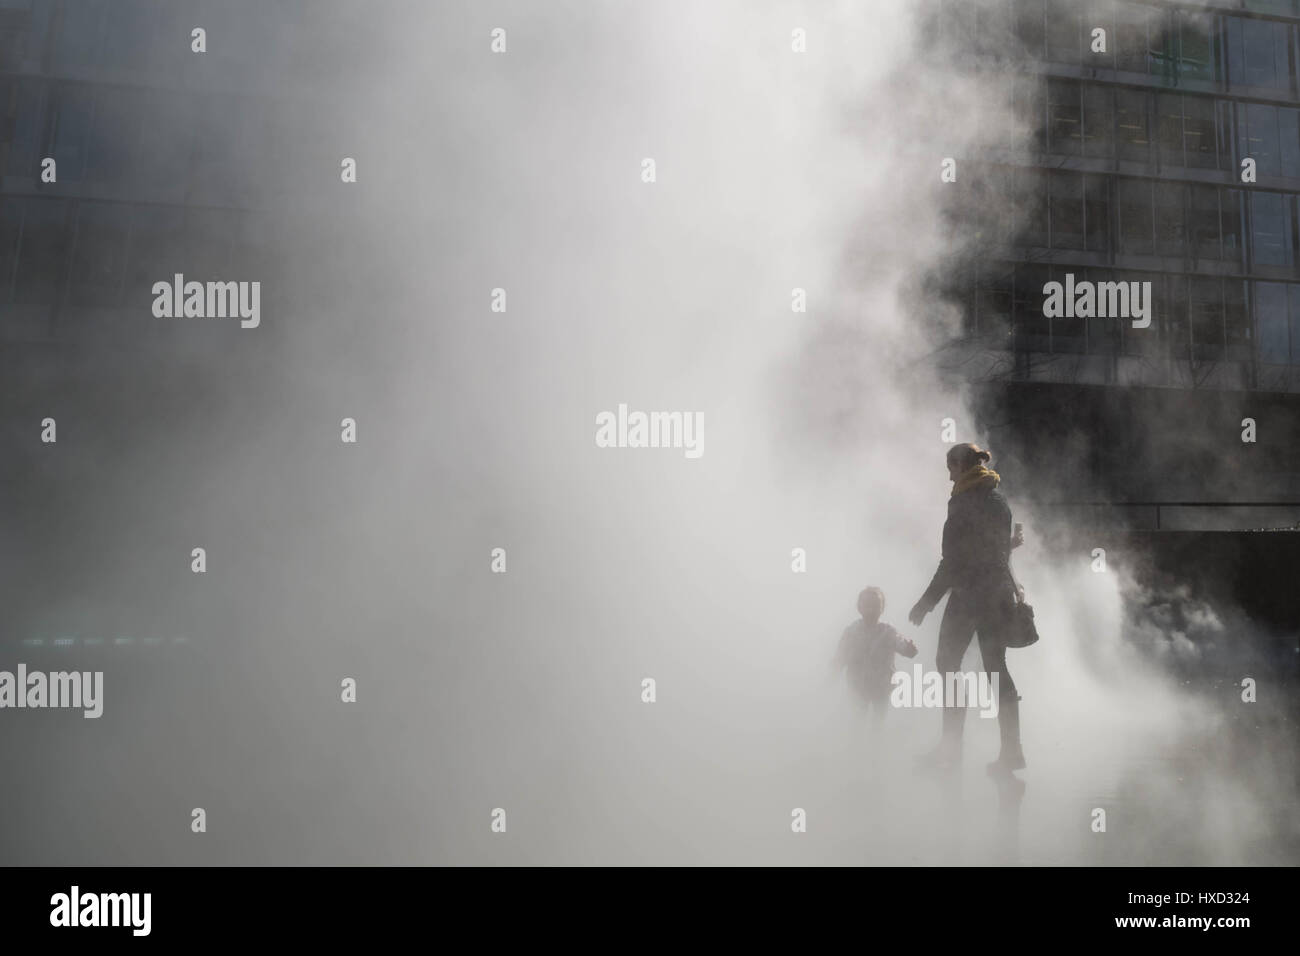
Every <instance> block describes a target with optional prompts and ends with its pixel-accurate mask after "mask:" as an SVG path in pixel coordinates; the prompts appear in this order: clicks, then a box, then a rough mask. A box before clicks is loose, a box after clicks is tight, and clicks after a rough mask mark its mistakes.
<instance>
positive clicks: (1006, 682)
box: [908, 444, 1025, 774]
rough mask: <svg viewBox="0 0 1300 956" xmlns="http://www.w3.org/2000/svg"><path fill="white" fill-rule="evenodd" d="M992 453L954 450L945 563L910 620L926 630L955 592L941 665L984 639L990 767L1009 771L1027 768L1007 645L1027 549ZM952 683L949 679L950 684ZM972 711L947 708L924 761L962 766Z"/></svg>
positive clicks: (942, 636) (946, 615)
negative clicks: (989, 682)
mask: <svg viewBox="0 0 1300 956" xmlns="http://www.w3.org/2000/svg"><path fill="white" fill-rule="evenodd" d="M989 457H990V456H989V453H988V452H987V451H984V450H983V449H982V448H979V447H978V446H976V445H969V444H968V445H955V446H953V447H952V448H951V449H949V451H948V477H949V478H951V479H952V482H953V486H952V497H950V498H949V499H948V520H947V521H946V522H944V526H943V558H942V560H940V562H939V569H938V570H937V571H935V573H934V579H933V580H931V581H930V586H929V587H928V588H926V589H925V593H924V594H923V595H921V599H920V600H919V601H917V602H916V605H915V606H914V607H913V608H912V611H911V613H910V614H908V620H910V621H911V622H912V623H913V624H916V625H919V624H920V623H921V621H922V620H924V618H925V616H926V615H927V614H928V613H930V612H931V611H933V610H934V608H935V605H937V604H938V603H939V601H940V600H942V598H943V596H944V594H945V593H946V592H947V591H949V590H950V589H951V591H952V594H951V595H950V596H949V598H948V606H947V607H946V608H944V612H943V621H942V622H941V623H940V625H939V652H938V660H937V661H936V664H937V666H938V669H939V672H940V673H941V674H944V675H945V676H946V675H947V674H950V673H954V672H956V671H958V670H959V669H960V668H961V660H962V657H963V655H965V653H966V648H967V647H969V646H970V640H971V637H972V636H974V635H975V634H976V633H977V632H978V634H979V646H980V659H981V661H982V662H983V666H984V671H985V672H986V673H989V674H994V673H996V674H997V675H998V729H999V731H1000V732H1001V737H1002V751H1001V753H1000V754H999V756H998V759H997V760H995V761H994V762H993V763H991V764H989V772H990V773H994V774H1009V773H1011V772H1012V771H1014V770H1019V769H1021V768H1022V767H1024V766H1025V756H1024V753H1023V751H1022V750H1021V748H1020V698H1019V696H1017V694H1016V685H1015V683H1014V682H1013V681H1012V680H1011V675H1010V674H1009V673H1008V672H1007V657H1006V653H1007V652H1006V646H1005V644H1004V643H1003V640H1002V633H1003V628H1004V626H1005V622H1006V619H1007V613H1008V611H1009V610H1010V608H1011V605H1012V604H1013V603H1014V601H1015V594H1016V590H1015V589H1016V585H1015V583H1014V581H1013V579H1012V577H1011V565H1010V560H1011V549H1012V548H1013V547H1015V546H1017V545H1019V544H1020V537H1019V534H1018V533H1017V536H1016V538H1015V539H1014V540H1013V539H1012V537H1011V509H1009V508H1008V507H1007V502H1006V499H1005V498H1003V497H1002V493H1001V492H1000V491H998V483H999V482H1000V481H1001V479H1000V478H999V477H998V474H997V472H995V471H992V470H990V469H989V468H986V467H985V462H987V461H988V460H989ZM945 683H946V680H945ZM965 723H966V708H965V707H953V706H948V707H945V708H944V711H943V737H942V739H941V740H940V742H939V746H938V747H936V748H935V749H934V750H933V751H931V752H930V753H928V754H926V755H925V756H924V757H923V758H922V763H923V764H926V765H930V766H944V767H948V766H954V765H956V764H958V763H959V762H960V760H961V743H962V729H963V727H964V726H965Z"/></svg>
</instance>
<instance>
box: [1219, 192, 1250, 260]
mask: <svg viewBox="0 0 1300 956" xmlns="http://www.w3.org/2000/svg"><path fill="white" fill-rule="evenodd" d="M1241 200H1242V194H1241V190H1240V189H1225V190H1223V191H1222V192H1221V193H1220V194H1219V224H1220V227H1221V230H1222V235H1223V258H1224V259H1226V260H1228V261H1231V262H1235V263H1237V264H1238V265H1241V263H1242V258H1243V252H1244V251H1245V242H1244V241H1243V240H1242V232H1243V227H1242V206H1243V203H1242V201H1241Z"/></svg>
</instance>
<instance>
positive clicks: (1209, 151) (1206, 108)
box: [1183, 96, 1219, 169]
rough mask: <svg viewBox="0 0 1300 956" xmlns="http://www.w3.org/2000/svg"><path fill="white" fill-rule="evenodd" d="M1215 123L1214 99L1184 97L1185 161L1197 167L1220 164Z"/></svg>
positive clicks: (1212, 167) (1214, 167)
mask: <svg viewBox="0 0 1300 956" xmlns="http://www.w3.org/2000/svg"><path fill="white" fill-rule="evenodd" d="M1216 139H1217V137H1216V135H1215V124H1214V100H1212V99H1209V98H1207V97H1203V96H1184V97H1183V162H1185V163H1186V164H1187V165H1188V166H1191V167H1193V168H1196V169H1216V168H1218V165H1219V158H1218V149H1217V144H1216Z"/></svg>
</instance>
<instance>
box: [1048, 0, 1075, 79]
mask: <svg viewBox="0 0 1300 956" xmlns="http://www.w3.org/2000/svg"><path fill="white" fill-rule="evenodd" d="M1045 13H1046V16H1045V19H1044V23H1045V25H1046V31H1045V38H1046V40H1047V59H1048V60H1050V61H1051V62H1053V63H1066V64H1070V65H1076V66H1077V65H1078V63H1079V6H1078V3H1077V2H1076V0H1047V3H1046V8H1045Z"/></svg>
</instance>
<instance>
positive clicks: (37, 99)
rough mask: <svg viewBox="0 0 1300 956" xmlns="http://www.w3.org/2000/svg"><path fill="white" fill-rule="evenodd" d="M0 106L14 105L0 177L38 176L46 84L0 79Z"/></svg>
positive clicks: (0, 138)
mask: <svg viewBox="0 0 1300 956" xmlns="http://www.w3.org/2000/svg"><path fill="white" fill-rule="evenodd" d="M0 103H13V112H12V114H11V115H12V116H13V123H12V125H11V126H10V127H9V130H10V131H11V133H10V139H9V157H8V160H7V165H6V167H4V168H0V175H8V176H24V177H26V176H30V177H33V178H35V177H36V176H37V175H38V174H39V168H38V166H37V151H38V150H43V148H44V144H43V143H42V142H41V126H40V124H41V114H42V112H43V111H44V104H45V84H44V83H42V82H41V81H39V80H30V79H15V80H0ZM3 122H4V117H3V114H0V142H3V141H4V139H3V136H4V133H3V132H2V131H3V130H4V125H3Z"/></svg>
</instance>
